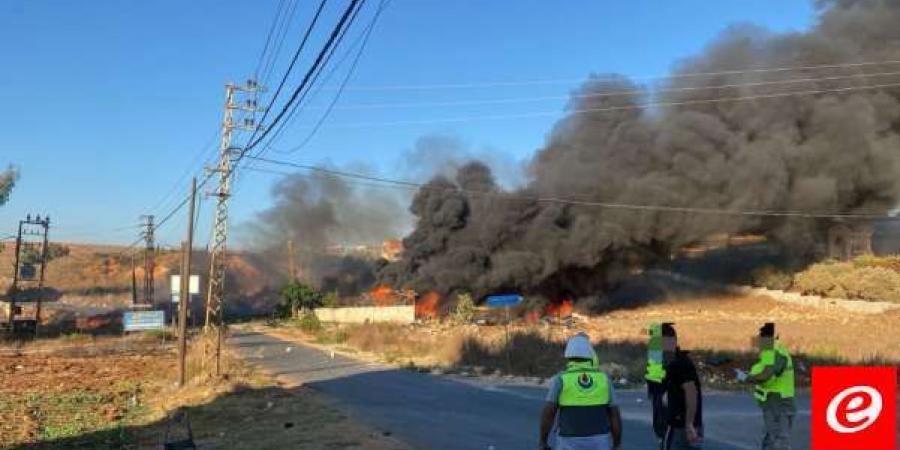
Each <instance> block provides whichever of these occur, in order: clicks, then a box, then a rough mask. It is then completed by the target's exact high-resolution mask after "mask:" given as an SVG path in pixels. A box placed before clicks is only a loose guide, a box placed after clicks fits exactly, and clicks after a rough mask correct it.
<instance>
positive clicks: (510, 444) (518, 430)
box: [229, 333, 809, 450]
mask: <svg viewBox="0 0 900 450" xmlns="http://www.w3.org/2000/svg"><path fill="white" fill-rule="evenodd" d="M229 342H230V344H231V345H233V346H234V347H235V348H237V349H238V350H239V351H240V353H241V354H242V355H243V356H244V357H245V358H246V359H247V360H248V361H250V362H251V363H253V364H256V365H259V366H261V367H263V368H265V369H267V370H269V371H271V372H272V373H274V374H276V375H280V376H282V377H285V378H287V379H289V380H290V381H292V382H297V383H303V384H305V385H307V386H310V387H312V388H313V389H316V390H317V391H319V392H321V393H323V394H325V395H327V396H329V397H331V398H332V399H333V400H335V402H336V404H337V406H338V407H339V408H342V409H343V410H344V411H345V412H347V413H348V414H349V415H350V416H351V417H353V418H355V419H357V420H359V421H361V422H363V423H366V424H368V425H370V426H373V427H375V428H376V429H378V430H381V431H384V432H390V433H391V434H392V435H393V436H395V437H397V438H399V439H401V440H403V441H405V442H407V443H409V444H410V445H412V446H413V447H415V448H423V449H460V450H469V449H471V450H487V449H492V450H507V449H516V450H518V449H534V448H536V447H537V435H538V416H539V414H540V409H541V407H542V405H543V398H544V394H545V391H544V389H543V388H539V387H527V386H497V385H491V384H488V383H483V382H476V381H472V380H461V379H456V378H452V377H446V376H433V375H429V374H423V373H416V372H411V371H405V370H398V369H393V368H390V367H385V366H382V365H377V364H371V363H366V362H361V361H358V360H355V359H351V358H347V357H344V356H341V355H334V357H333V358H332V355H331V354H330V353H326V352H323V351H321V350H319V349H315V348H312V347H308V346H303V345H299V344H297V343H294V342H286V341H282V340H279V339H277V338H274V337H271V336H268V335H265V334H259V333H239V334H237V335H236V336H234V337H232V338H231V339H230V341H229ZM616 394H617V397H618V401H619V404H620V407H621V410H622V416H623V420H624V443H623V448H624V449H631V450H638V449H648V450H652V449H656V448H657V444H656V440H655V436H653V435H652V431H651V430H650V421H649V419H650V407H649V405H648V404H647V402H646V401H644V393H643V392H642V391H636V390H618V391H617V392H616ZM703 402H704V403H703V408H704V414H703V416H704V425H705V428H706V441H705V444H704V447H703V448H704V449H708V450H711V449H723V450H736V449H742V450H752V449H758V448H759V440H760V430H761V429H762V419H761V416H760V413H759V410H758V408H757V407H756V405H755V403H754V402H753V400H752V398H751V397H750V395H749V394H742V393H730V392H704V400H703ZM798 410H799V414H798V417H797V420H796V422H797V423H796V424H795V428H794V433H793V435H794V448H809V442H808V439H809V438H808V436H809V399H808V397H801V398H800V399H799V402H798Z"/></svg>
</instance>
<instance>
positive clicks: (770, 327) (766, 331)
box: [759, 322, 775, 337]
mask: <svg viewBox="0 0 900 450" xmlns="http://www.w3.org/2000/svg"><path fill="white" fill-rule="evenodd" d="M759 337H775V324H774V323H773V322H766V324H765V325H763V326H761V327H760V328H759Z"/></svg>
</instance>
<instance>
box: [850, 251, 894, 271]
mask: <svg viewBox="0 0 900 450" xmlns="http://www.w3.org/2000/svg"><path fill="white" fill-rule="evenodd" d="M853 266H854V267H856V268H864V267H880V268H883V269H889V270H893V271H894V272H900V256H875V255H862V256H858V257H856V258H854V259H853Z"/></svg>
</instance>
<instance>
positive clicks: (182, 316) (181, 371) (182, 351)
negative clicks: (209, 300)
mask: <svg viewBox="0 0 900 450" xmlns="http://www.w3.org/2000/svg"><path fill="white" fill-rule="evenodd" d="M196 201H197V178H196V177H194V179H193V180H191V206H190V208H189V209H188V227H187V238H186V240H185V242H184V243H183V244H182V252H183V253H182V259H181V293H180V294H181V298H180V299H179V301H178V386H184V381H185V358H186V356H187V312H188V307H189V306H190V305H189V304H188V303H189V302H190V300H191V293H190V289H191V253H193V248H194V204H195V203H196Z"/></svg>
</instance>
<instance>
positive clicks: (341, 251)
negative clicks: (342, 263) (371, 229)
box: [325, 244, 381, 259]
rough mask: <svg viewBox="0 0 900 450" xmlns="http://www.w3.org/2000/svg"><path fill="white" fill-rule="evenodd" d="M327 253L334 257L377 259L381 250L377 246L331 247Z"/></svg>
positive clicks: (327, 248) (326, 249) (339, 245)
mask: <svg viewBox="0 0 900 450" xmlns="http://www.w3.org/2000/svg"><path fill="white" fill-rule="evenodd" d="M325 253H327V254H329V255H333V256H355V257H358V258H366V259H376V258H378V257H379V256H380V254H381V248H380V247H378V246H375V245H341V244H336V245H329V246H328V247H326V248H325Z"/></svg>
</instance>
